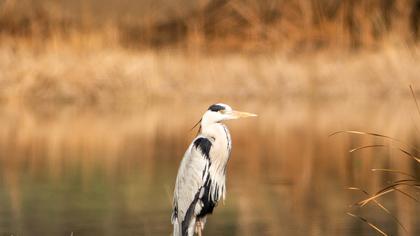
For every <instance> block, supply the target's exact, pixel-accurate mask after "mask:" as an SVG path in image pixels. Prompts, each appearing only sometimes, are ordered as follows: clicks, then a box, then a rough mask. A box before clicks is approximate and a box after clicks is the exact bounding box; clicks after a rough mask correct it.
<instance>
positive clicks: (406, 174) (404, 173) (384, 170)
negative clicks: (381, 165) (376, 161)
mask: <svg viewBox="0 0 420 236" xmlns="http://www.w3.org/2000/svg"><path fill="white" fill-rule="evenodd" d="M372 171H383V172H391V173H397V174H402V175H405V176H408V177H411V178H413V179H416V177H415V176H414V175H411V174H408V173H406V172H404V171H400V170H392V169H376V168H375V169H372Z"/></svg>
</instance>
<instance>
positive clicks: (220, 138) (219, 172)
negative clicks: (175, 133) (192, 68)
mask: <svg viewBox="0 0 420 236" xmlns="http://www.w3.org/2000/svg"><path fill="white" fill-rule="evenodd" d="M250 116H256V115H255V114H252V113H248V112H241V111H234V110H232V108H231V107H230V106H228V105H226V104H223V103H218V104H214V105H211V106H210V107H209V108H208V110H207V111H206V112H205V113H204V115H203V117H202V118H201V120H200V121H199V123H197V124H200V129H199V132H198V135H197V137H196V138H195V139H194V140H193V141H192V143H191V144H190V146H189V147H188V149H187V151H186V152H185V154H184V157H183V159H182V161H181V164H180V166H179V169H178V175H177V178H176V183H175V190H174V198H173V212H172V224H173V227H174V231H173V235H174V236H192V235H194V233H198V234H199V235H201V231H202V230H203V229H204V224H205V223H206V216H207V215H208V214H211V213H212V212H213V208H214V207H216V206H217V203H218V202H219V201H220V200H221V199H223V200H224V199H225V193H226V186H225V179H226V165H227V162H228V160H229V156H230V152H231V149H232V142H231V138H230V133H229V130H228V129H227V127H226V125H224V124H222V123H221V122H222V121H224V120H232V119H238V118H242V117H250Z"/></svg>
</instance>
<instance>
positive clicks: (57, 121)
mask: <svg viewBox="0 0 420 236" xmlns="http://www.w3.org/2000/svg"><path fill="white" fill-rule="evenodd" d="M226 102H227V103H230V104H232V105H233V106H234V107H237V108H238V109H239V108H241V109H242V110H247V111H253V112H256V113H258V114H259V118H258V120H255V119H253V120H243V121H239V122H234V123H233V122H232V123H229V126H230V128H231V133H232V136H233V152H232V158H231V161H230V163H229V169H228V180H227V181H228V184H227V185H228V195H227V200H226V203H225V205H220V206H219V207H218V208H217V209H216V210H215V215H213V216H210V217H209V219H208V222H209V223H208V226H207V228H206V230H205V234H206V235H373V234H375V232H373V231H372V229H371V228H369V227H368V226H366V224H364V223H361V222H359V221H357V220H355V219H353V218H351V217H349V216H347V215H346V214H345V213H346V211H348V208H347V207H348V205H349V204H351V203H353V202H355V201H356V200H358V199H360V198H361V197H362V195H361V194H359V193H357V192H349V191H348V190H346V189H345V188H346V187H347V186H360V187H363V188H365V189H367V190H369V191H371V192H374V191H375V190H378V189H379V188H380V187H381V186H383V185H384V183H385V182H386V181H389V180H390V179H392V178H394V177H395V176H392V175H384V174H376V173H372V172H371V171H370V169H371V168H398V169H401V170H405V171H407V172H411V173H415V174H417V175H418V173H419V168H418V167H416V166H415V164H414V163H413V162H412V161H411V160H409V159H408V158H404V157H401V155H400V154H399V153H398V152H395V151H393V150H391V149H366V150H363V151H360V152H358V153H355V154H349V153H348V150H349V149H351V148H353V147H356V146H359V145H363V144H372V143H376V144H378V143H384V141H383V140H380V139H374V138H371V137H365V136H355V135H339V136H335V137H328V135H329V134H330V133H332V132H334V131H337V130H345V129H355V130H356V129H357V130H366V131H373V132H378V133H384V134H387V135H390V136H393V137H396V138H399V139H401V140H406V141H407V142H411V143H416V142H417V138H416V137H417V136H418V133H417V131H416V129H415V128H414V127H415V122H414V123H413V119H417V118H415V117H414V114H412V110H413V109H412V104H411V101H405V100H402V101H401V100H398V101H382V103H377V102H373V101H372V102H368V103H366V101H360V102H359V101H355V100H352V101H348V100H345V101H333V102H331V101H330V102H325V101H300V100H295V101H287V102H285V101H265V102H255V103H247V104H243V102H242V103H240V102H239V101H234V100H233V101H226ZM210 103H212V101H203V102H190V104H185V103H183V104H178V103H170V104H168V103H151V104H146V105H144V104H143V105H141V106H135V108H132V107H131V108H129V109H121V108H119V109H110V110H105V111H102V110H95V111H92V110H88V109H87V110H82V109H73V108H68V109H60V110H59V111H57V110H56V109H55V108H45V109H42V110H36V111H35V110H33V109H31V108H28V107H16V106H14V107H4V108H3V109H2V110H0V121H1V124H2V126H1V127H0V171H1V174H0V177H1V179H0V215H1V218H0V235H11V234H13V235H70V234H71V232H73V233H74V235H169V233H170V232H171V225H170V212H171V196H172V188H173V183H174V181H175V176H176V171H177V167H178V164H179V161H180V158H181V156H182V154H183V152H184V150H185V148H186V147H187V145H188V143H189V142H190V141H191V139H192V138H193V137H194V135H195V132H194V131H189V129H190V128H191V126H192V125H193V124H194V123H195V121H196V119H198V118H199V117H200V116H201V113H202V112H203V111H202V110H203V109H205V108H206V107H207V106H208V104H210ZM241 104H242V105H241ZM378 104H381V105H378ZM189 108H191V109H189ZM413 117H414V118H413ZM395 196H397V197H395ZM381 200H382V202H383V203H384V204H385V205H386V206H387V207H389V209H390V210H391V211H392V212H394V213H395V215H396V216H398V218H399V219H400V220H401V221H402V222H403V223H404V225H405V226H406V227H407V229H408V231H409V232H408V233H404V231H402V230H401V229H400V228H399V227H398V225H397V224H396V223H395V222H394V221H393V219H392V218H390V217H389V216H387V215H386V214H385V213H383V212H381V211H380V210H378V209H377V208H375V206H373V205H372V206H369V207H367V208H366V209H364V210H361V211H356V213H360V214H362V215H364V216H366V217H367V218H369V219H370V220H371V221H372V222H374V223H375V224H377V225H379V226H381V228H382V229H384V230H386V231H387V232H388V233H390V234H391V235H418V234H419V233H420V226H419V224H418V223H419V219H418V217H417V213H418V210H419V207H418V206H416V205H415V204H414V203H413V202H412V201H410V200H407V199H406V198H404V196H399V195H390V196H388V197H385V198H383V199H381Z"/></svg>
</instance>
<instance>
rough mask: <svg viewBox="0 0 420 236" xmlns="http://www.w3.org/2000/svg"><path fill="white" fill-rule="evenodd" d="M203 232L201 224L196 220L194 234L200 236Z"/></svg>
mask: <svg viewBox="0 0 420 236" xmlns="http://www.w3.org/2000/svg"><path fill="white" fill-rule="evenodd" d="M202 230H203V226H202V224H201V221H200V220H197V222H196V223H195V232H196V233H197V234H198V236H202V234H201V231H202Z"/></svg>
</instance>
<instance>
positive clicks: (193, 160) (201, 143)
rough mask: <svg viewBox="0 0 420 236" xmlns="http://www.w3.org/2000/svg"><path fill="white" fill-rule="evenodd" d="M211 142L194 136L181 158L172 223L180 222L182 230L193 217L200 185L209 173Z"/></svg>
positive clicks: (196, 210)
mask: <svg viewBox="0 0 420 236" xmlns="http://www.w3.org/2000/svg"><path fill="white" fill-rule="evenodd" d="M210 148H211V142H210V141H209V140H208V139H207V138H204V137H198V138H196V139H195V140H194V141H193V143H192V144H191V145H190V146H189V148H188V149H187V151H186V152H185V155H184V157H183V159H182V162H181V165H180V167H179V170H178V175H177V178H176V183H175V190H174V199H173V213H172V223H173V224H174V225H175V224H180V225H179V229H182V231H184V229H185V227H188V225H189V221H190V220H191V217H193V216H194V217H195V216H196V215H197V214H198V212H199V211H200V210H201V209H199V208H200V206H197V205H196V203H197V201H198V199H199V197H200V194H201V195H202V194H203V193H201V192H203V191H202V190H204V189H203V188H202V187H203V186H204V184H205V180H206V179H207V176H208V174H209V171H208V170H209V166H210V158H209V156H208V155H209V152H210Z"/></svg>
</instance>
